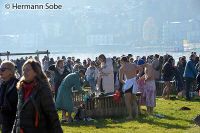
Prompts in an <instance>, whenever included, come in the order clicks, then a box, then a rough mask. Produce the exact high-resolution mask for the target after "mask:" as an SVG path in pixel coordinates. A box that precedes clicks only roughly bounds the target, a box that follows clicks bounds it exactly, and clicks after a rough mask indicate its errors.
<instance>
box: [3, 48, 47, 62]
mask: <svg viewBox="0 0 200 133" xmlns="http://www.w3.org/2000/svg"><path fill="white" fill-rule="evenodd" d="M40 54H46V55H47V57H49V54H50V52H49V51H48V50H47V51H36V52H32V53H11V52H9V51H7V52H3V53H0V57H1V56H7V60H9V57H10V56H16V55H37V57H39V55H40Z"/></svg>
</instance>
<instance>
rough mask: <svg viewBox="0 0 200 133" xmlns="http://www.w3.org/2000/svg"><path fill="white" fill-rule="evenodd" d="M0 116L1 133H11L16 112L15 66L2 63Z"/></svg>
mask: <svg viewBox="0 0 200 133" xmlns="http://www.w3.org/2000/svg"><path fill="white" fill-rule="evenodd" d="M0 77H1V79H2V81H3V82H2V84H1V86H0V114H1V119H2V122H1V123H2V133H11V131H12V127H13V124H14V120H15V116H16V111H17V89H16V84H17V82H18V79H17V78H16V77H15V64H14V63H13V62H10V61H3V62H2V63H1V67H0Z"/></svg>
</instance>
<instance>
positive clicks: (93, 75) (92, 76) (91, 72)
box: [85, 61, 98, 94]
mask: <svg viewBox="0 0 200 133" xmlns="http://www.w3.org/2000/svg"><path fill="white" fill-rule="evenodd" d="M85 75H86V80H87V81H88V82H89V85H90V87H91V93H92V94H94V93H95V92H96V83H97V77H98V69H97V68H96V67H95V62H94V61H92V62H90V66H89V67H88V68H87V70H86V72H85Z"/></svg>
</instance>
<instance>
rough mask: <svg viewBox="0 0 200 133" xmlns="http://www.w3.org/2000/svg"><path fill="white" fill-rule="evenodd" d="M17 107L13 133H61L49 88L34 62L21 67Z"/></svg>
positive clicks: (31, 61) (43, 75) (39, 67)
mask: <svg viewBox="0 0 200 133" xmlns="http://www.w3.org/2000/svg"><path fill="white" fill-rule="evenodd" d="M17 88H18V105H17V115H16V120H15V124H14V127H13V132H14V133H62V129H61V125H60V122H59V119H58V114H57V111H56V108H55V105H54V102H53V97H52V95H51V90H50V86H49V83H48V80H47V77H46V75H45V74H44V73H43V71H42V68H41V66H40V64H39V63H38V62H36V61H35V60H27V61H26V62H25V63H24V65H23V76H22V78H21V80H20V81H19V82H18V85H17Z"/></svg>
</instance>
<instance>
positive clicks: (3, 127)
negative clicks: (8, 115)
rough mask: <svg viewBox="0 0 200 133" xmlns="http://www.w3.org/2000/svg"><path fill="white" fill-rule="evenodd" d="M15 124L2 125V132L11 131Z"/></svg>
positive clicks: (9, 132) (7, 132)
mask: <svg viewBox="0 0 200 133" xmlns="http://www.w3.org/2000/svg"><path fill="white" fill-rule="evenodd" d="M12 128H13V125H4V124H3V125H2V133H11V131H12Z"/></svg>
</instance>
